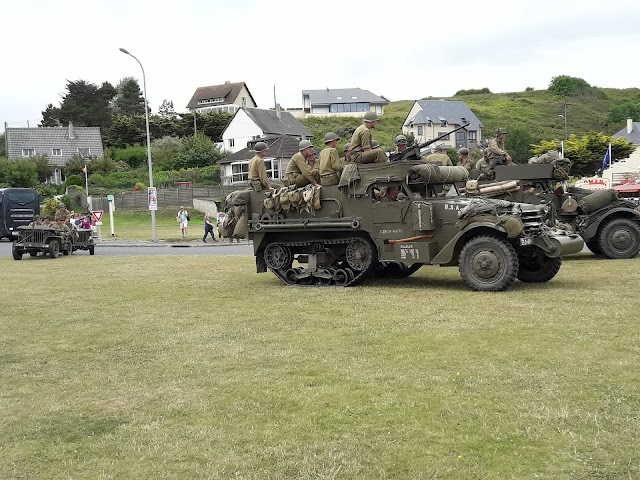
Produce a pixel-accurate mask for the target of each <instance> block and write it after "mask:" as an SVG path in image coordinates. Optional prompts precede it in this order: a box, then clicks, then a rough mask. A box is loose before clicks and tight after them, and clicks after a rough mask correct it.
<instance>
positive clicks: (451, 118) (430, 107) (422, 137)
mask: <svg viewBox="0 0 640 480" xmlns="http://www.w3.org/2000/svg"><path fill="white" fill-rule="evenodd" d="M465 123H469V126H468V127H467V129H466V131H465V130H458V131H457V132H456V133H454V134H451V135H449V137H444V139H442V144H443V145H445V146H448V147H453V148H460V147H467V148H475V147H477V146H478V145H480V142H481V141H482V132H481V129H482V124H481V123H480V120H478V117H476V116H475V114H474V113H473V112H472V111H471V110H470V109H469V107H467V104H466V103H464V102H462V101H459V100H416V101H415V102H414V104H413V106H412V107H411V110H409V113H408V114H407V117H406V118H405V121H404V123H403V126H402V132H403V133H404V134H405V135H406V134H408V133H412V134H413V136H414V138H415V139H416V141H417V142H418V143H424V142H427V141H429V140H433V139H434V138H437V137H439V136H441V135H446V134H447V132H451V131H452V130H454V129H455V128H457V127H459V126H461V125H464V124H465Z"/></svg>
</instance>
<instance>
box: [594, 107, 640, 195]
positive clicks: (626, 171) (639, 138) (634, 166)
mask: <svg viewBox="0 0 640 480" xmlns="http://www.w3.org/2000/svg"><path fill="white" fill-rule="evenodd" d="M613 138H615V139H616V140H617V139H618V138H624V139H626V140H627V142H629V143H631V144H632V145H635V147H636V150H635V151H634V152H633V153H632V154H631V155H629V158H625V159H624V160H620V161H619V162H616V163H614V164H613V165H611V168H607V169H605V170H604V171H603V172H602V176H603V177H604V178H607V179H609V181H613V183H618V182H619V181H620V180H621V179H623V178H625V177H628V178H638V176H639V175H640V122H634V121H633V119H632V118H627V126H626V127H625V128H623V129H622V130H620V131H618V132H616V133H614V134H613ZM603 156H604V154H603Z"/></svg>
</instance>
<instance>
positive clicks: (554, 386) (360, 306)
mask: <svg viewBox="0 0 640 480" xmlns="http://www.w3.org/2000/svg"><path fill="white" fill-rule="evenodd" d="M639 266H640V260H638V259H635V260H628V261H602V260H597V259H594V258H593V257H591V256H590V255H583V256H577V257H574V258H572V259H570V260H567V261H566V262H565V265H564V266H563V268H562V270H561V272H560V274H559V275H558V276H557V277H556V278H555V279H554V280H552V281H551V282H549V283H548V284H545V285H525V284H521V283H515V284H514V287H513V289H512V290H511V291H508V292H504V293H493V294H490V293H474V292H471V291H468V290H467V289H466V288H465V287H464V284H463V282H462V281H461V279H460V278H459V275H458V272H457V270H456V269H453V268H423V269H422V270H420V271H419V272H418V273H417V274H416V275H415V276H414V277H411V278H409V279H405V280H401V281H395V282H393V281H382V280H380V281H372V282H370V283H368V284H365V285H363V286H360V287H356V288H350V289H340V288H325V289H314V288H288V287H284V286H282V285H281V284H280V283H279V282H278V280H276V278H275V277H274V276H272V275H271V274H262V275H256V274H255V273H253V272H254V261H253V258H252V257H248V256H237V257H232V256H230V257H220V256H204V257H203V256H193V257H185V256H153V257H126V258H123V257H101V256H100V250H99V249H98V250H97V253H96V255H95V256H93V257H90V256H88V255H83V254H82V252H81V253H79V254H75V255H73V256H71V257H61V258H58V259H57V260H51V259H48V258H39V259H30V258H25V259H24V260H23V261H20V262H16V261H14V260H12V259H11V258H0V270H1V271H2V272H3V274H4V275H3V277H4V281H3V282H2V283H1V284H0V315H1V320H0V364H1V367H0V376H1V377H0V381H1V383H0V384H1V385H2V388H1V389H0V411H1V412H2V415H0V432H1V433H2V434H1V435H0V478H3V479H5V478H6V479H12V478H74V479H77V478H87V479H100V478H119V479H123V478H132V479H140V478H225V479H226V478H239V479H284V478H291V479H325V478H342V479H373V478H429V479H434V478H435V479H440V478H443V479H469V478H474V479H475V478H490V479H527V478H531V479H534V478H536V479H539V478H548V479H569V478H571V479H574V478H580V479H587V478H594V479H595V478H597V479H623V478H624V479H627V478H640V453H639V451H638V441H639V434H638V432H640V417H639V415H638V412H639V411H640V373H639V372H640V370H639V369H638V356H639V354H640V333H639V329H638V311H640V310H639V307H640V305H639V303H640V302H639V301H638V294H637V285H638V282H639V281H640V269H639V268H638V267H639Z"/></svg>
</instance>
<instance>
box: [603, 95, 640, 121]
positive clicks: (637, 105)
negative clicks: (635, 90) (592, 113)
mask: <svg viewBox="0 0 640 480" xmlns="http://www.w3.org/2000/svg"><path fill="white" fill-rule="evenodd" d="M627 118H632V119H634V120H638V119H640V96H638V97H636V98H635V99H626V100H622V101H620V102H618V103H616V104H615V105H614V106H613V107H611V110H609V114H608V115H607V124H608V125H619V126H620V127H621V128H622V126H623V122H625V121H626V119H627Z"/></svg>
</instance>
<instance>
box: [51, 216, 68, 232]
mask: <svg viewBox="0 0 640 480" xmlns="http://www.w3.org/2000/svg"><path fill="white" fill-rule="evenodd" d="M54 228H55V229H56V230H59V231H60V232H62V233H63V234H65V235H67V234H71V228H69V225H67V224H66V223H65V222H64V220H62V219H61V218H57V219H56V223H55V224H54Z"/></svg>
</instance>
